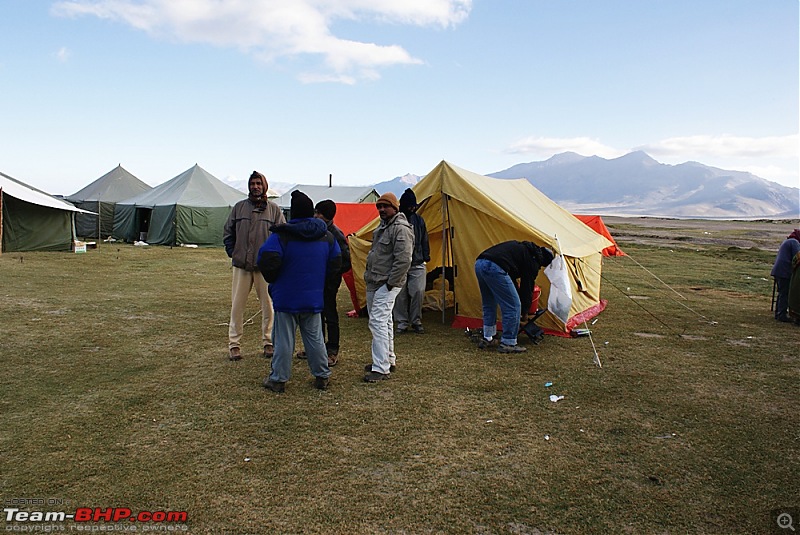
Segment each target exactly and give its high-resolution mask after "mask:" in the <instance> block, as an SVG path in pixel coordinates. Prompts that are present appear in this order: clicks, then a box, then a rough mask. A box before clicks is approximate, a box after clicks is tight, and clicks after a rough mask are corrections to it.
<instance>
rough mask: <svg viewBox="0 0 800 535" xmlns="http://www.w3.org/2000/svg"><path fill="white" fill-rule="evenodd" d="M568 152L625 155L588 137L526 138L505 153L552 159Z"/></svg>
mask: <svg viewBox="0 0 800 535" xmlns="http://www.w3.org/2000/svg"><path fill="white" fill-rule="evenodd" d="M568 151H569V152H576V153H578V154H580V155H582V156H600V157H602V158H617V157H619V156H622V155H623V154H625V151H622V150H619V149H615V148H613V147H609V146H608V145H604V144H602V143H600V142H599V141H597V140H596V139H591V138H588V137H573V138H555V137H526V138H523V139H520V140H519V141H516V142H514V143H512V144H511V146H510V147H508V148H507V149H506V150H505V151H504V152H506V153H508V154H535V155H537V156H544V157H550V156H552V155H553V154H559V153H562V152H568Z"/></svg>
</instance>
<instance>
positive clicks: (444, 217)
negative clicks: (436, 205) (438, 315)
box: [442, 192, 447, 325]
mask: <svg viewBox="0 0 800 535" xmlns="http://www.w3.org/2000/svg"><path fill="white" fill-rule="evenodd" d="M446 266H447V194H446V193H444V192H442V325H444V323H445V315H444V312H445V310H446V309H447V288H446V287H445V286H446V284H447V277H445V268H446Z"/></svg>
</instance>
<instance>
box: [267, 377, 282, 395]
mask: <svg viewBox="0 0 800 535" xmlns="http://www.w3.org/2000/svg"><path fill="white" fill-rule="evenodd" d="M263 384H264V388H266V389H267V390H272V391H273V392H275V393H276V394H283V392H284V391H285V390H286V383H281V382H278V381H272V380H270V378H269V377H267V378H266V379H264V383H263Z"/></svg>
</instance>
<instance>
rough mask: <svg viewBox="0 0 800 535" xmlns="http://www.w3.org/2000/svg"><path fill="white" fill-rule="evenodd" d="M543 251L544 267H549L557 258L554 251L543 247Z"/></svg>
mask: <svg viewBox="0 0 800 535" xmlns="http://www.w3.org/2000/svg"><path fill="white" fill-rule="evenodd" d="M541 251H542V267H547V266H549V265H550V263H551V262H552V261H553V258H555V256H553V251H551V250H550V249H548V248H547V247H542V249H541Z"/></svg>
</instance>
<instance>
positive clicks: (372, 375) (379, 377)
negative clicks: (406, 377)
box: [364, 372, 391, 383]
mask: <svg viewBox="0 0 800 535" xmlns="http://www.w3.org/2000/svg"><path fill="white" fill-rule="evenodd" d="M389 377H391V375H390V374H388V373H378V372H369V373H368V374H366V375H365V376H364V382H365V383H377V382H379V381H388V380H389Z"/></svg>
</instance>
